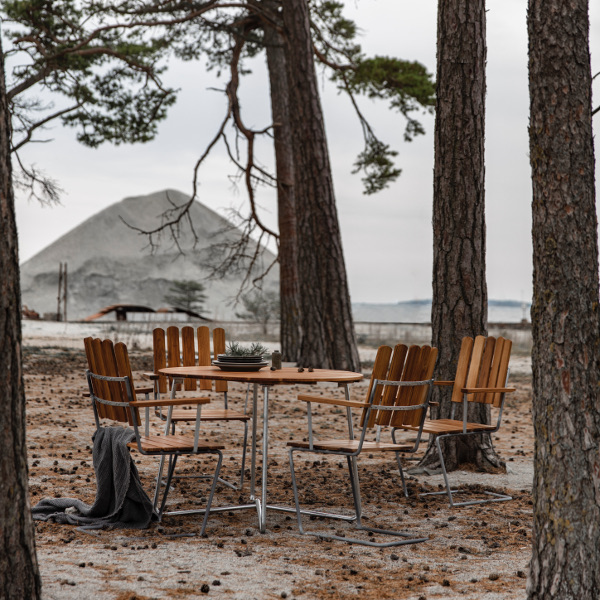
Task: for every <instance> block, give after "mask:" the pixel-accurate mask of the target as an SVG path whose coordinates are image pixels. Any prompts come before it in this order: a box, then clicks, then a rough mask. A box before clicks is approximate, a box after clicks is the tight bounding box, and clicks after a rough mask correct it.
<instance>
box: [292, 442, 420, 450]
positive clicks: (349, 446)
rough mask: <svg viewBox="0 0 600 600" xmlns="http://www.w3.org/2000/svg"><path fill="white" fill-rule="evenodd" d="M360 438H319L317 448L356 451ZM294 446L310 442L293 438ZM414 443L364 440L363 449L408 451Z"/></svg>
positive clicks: (307, 444)
mask: <svg viewBox="0 0 600 600" xmlns="http://www.w3.org/2000/svg"><path fill="white" fill-rule="evenodd" d="M358 443H359V440H319V441H315V442H314V444H313V448H314V449H315V450H329V451H330V452H348V453H351V452H356V451H357V450H358ZM287 445H288V446H293V447H294V448H307V449H308V448H310V443H309V442H307V441H304V440H292V441H290V442H288V443H287ZM412 447H413V446H412V444H408V445H407V444H391V443H386V442H363V447H362V449H363V451H367V452H406V451H408V450H412Z"/></svg>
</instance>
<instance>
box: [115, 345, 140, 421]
mask: <svg viewBox="0 0 600 600" xmlns="http://www.w3.org/2000/svg"><path fill="white" fill-rule="evenodd" d="M114 353H115V358H116V361H117V372H118V374H119V377H129V383H130V385H131V393H132V394H133V395H134V397H133V398H129V396H128V394H127V386H126V385H125V383H122V384H121V398H123V399H124V401H129V400H134V399H135V392H134V387H133V373H132V371H131V363H130V362H129V354H128V352H127V346H126V345H125V344H124V343H123V342H117V343H116V344H115V346H114ZM117 408H118V409H119V410H124V411H125V409H121V408H120V407H117ZM125 413H126V415H127V421H128V422H129V424H130V425H133V421H132V419H131V411H125ZM134 414H135V418H136V421H137V424H138V425H141V423H142V422H141V420H140V412H139V410H138V409H137V408H136V409H134Z"/></svg>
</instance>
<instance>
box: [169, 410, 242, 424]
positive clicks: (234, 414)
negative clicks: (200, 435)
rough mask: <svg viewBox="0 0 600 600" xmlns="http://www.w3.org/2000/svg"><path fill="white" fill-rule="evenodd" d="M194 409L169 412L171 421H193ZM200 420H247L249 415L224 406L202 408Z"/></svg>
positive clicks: (194, 416)
mask: <svg viewBox="0 0 600 600" xmlns="http://www.w3.org/2000/svg"><path fill="white" fill-rule="evenodd" d="M195 420H196V409H195V408H193V409H187V408H180V409H177V410H174V411H173V413H172V414H171V421H176V422H177V421H195ZM200 420H201V421H249V420H250V415H246V414H244V413H243V412H240V411H238V410H231V409H225V408H203V409H202V413H201V416H200Z"/></svg>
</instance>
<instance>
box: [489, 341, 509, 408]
mask: <svg viewBox="0 0 600 600" xmlns="http://www.w3.org/2000/svg"><path fill="white" fill-rule="evenodd" d="M501 339H502V342H503V343H502V349H501V352H499V354H500V364H499V367H498V374H497V376H496V386H497V387H504V386H505V385H506V379H507V377H508V363H509V362H510V352H511V349H512V342H511V340H507V339H504V338H501ZM492 402H493V404H494V406H495V407H496V408H498V407H499V406H500V403H501V402H502V394H499V393H497V394H494V399H493V400H492Z"/></svg>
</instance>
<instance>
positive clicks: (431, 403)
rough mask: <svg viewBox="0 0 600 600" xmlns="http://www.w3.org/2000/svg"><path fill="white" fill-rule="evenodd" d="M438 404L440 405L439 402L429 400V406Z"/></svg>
mask: <svg viewBox="0 0 600 600" xmlns="http://www.w3.org/2000/svg"><path fill="white" fill-rule="evenodd" d="M439 405H440V403H439V402H435V401H432V400H430V401H429V406H439Z"/></svg>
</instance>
